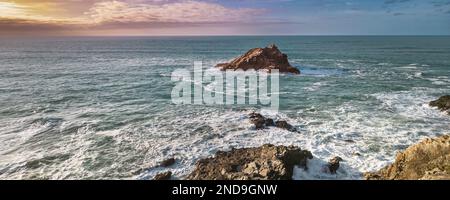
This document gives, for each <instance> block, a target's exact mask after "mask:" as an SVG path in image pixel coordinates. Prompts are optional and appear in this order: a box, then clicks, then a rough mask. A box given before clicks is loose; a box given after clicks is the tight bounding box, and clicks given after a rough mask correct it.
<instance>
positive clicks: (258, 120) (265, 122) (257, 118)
mask: <svg viewBox="0 0 450 200" xmlns="http://www.w3.org/2000/svg"><path fill="white" fill-rule="evenodd" d="M249 118H250V122H251V123H252V124H253V125H255V128H256V129H264V128H265V127H268V126H276V127H278V128H282V129H286V130H289V131H296V129H295V127H294V126H292V125H290V124H289V123H287V122H286V121H282V120H280V121H276V122H275V121H274V120H273V119H271V118H266V117H264V116H262V115H261V114H259V113H255V112H252V113H250V114H249Z"/></svg>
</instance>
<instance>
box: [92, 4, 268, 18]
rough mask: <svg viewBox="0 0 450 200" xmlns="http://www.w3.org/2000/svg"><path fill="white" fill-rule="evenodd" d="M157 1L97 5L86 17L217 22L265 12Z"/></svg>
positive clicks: (252, 16)
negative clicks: (156, 2)
mask: <svg viewBox="0 0 450 200" xmlns="http://www.w3.org/2000/svg"><path fill="white" fill-rule="evenodd" d="M157 1H158V2H159V3H160V4H143V3H128V2H123V1H107V2H99V3H95V4H94V5H93V7H92V8H91V9H90V10H89V11H88V12H86V13H85V14H86V15H88V16H89V17H90V18H91V19H93V20H94V22H96V23H105V22H106V23H110V22H119V23H128V22H129V23H136V22H137V23H142V22H148V23H220V22H250V21H251V20H252V19H253V18H254V17H255V16H258V15H261V14H263V13H264V10H262V9H250V8H240V9H233V8H227V7H224V6H222V5H219V4H214V3H206V2H199V1H181V2H172V3H169V2H168V1H164V0H157ZM161 2H162V4H161Z"/></svg>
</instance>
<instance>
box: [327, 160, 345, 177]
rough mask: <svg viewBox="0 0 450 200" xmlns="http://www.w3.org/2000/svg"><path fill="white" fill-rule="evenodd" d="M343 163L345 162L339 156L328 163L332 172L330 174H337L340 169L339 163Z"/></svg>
mask: <svg viewBox="0 0 450 200" xmlns="http://www.w3.org/2000/svg"><path fill="white" fill-rule="evenodd" d="M341 161H344V160H343V159H342V158H341V157H339V156H336V157H334V158H332V159H330V161H328V164H327V166H328V170H330V173H332V174H336V171H337V170H338V169H339V165H340V164H339V163H340V162H341Z"/></svg>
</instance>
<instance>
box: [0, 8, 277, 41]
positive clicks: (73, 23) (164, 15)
mask: <svg viewBox="0 0 450 200" xmlns="http://www.w3.org/2000/svg"><path fill="white" fill-rule="evenodd" d="M47 1H50V0H47ZM74 1H75V0H72V3H73V2H74ZM12 5H13V4H11V5H9V4H8V6H9V7H11V8H14V9H10V11H9V13H8V15H1V14H0V33H15V32H20V31H22V32H23V31H30V30H33V31H37V32H51V33H55V31H58V32H61V31H64V32H70V31H80V30H84V31H85V30H86V29H91V30H98V29H99V30H104V29H118V28H119V29H127V28H132V29H158V28H167V27H170V28H176V27H197V26H202V25H203V26H207V25H211V24H223V25H230V24H248V23H252V22H253V21H254V19H255V18H256V17H261V16H263V15H264V14H265V13H266V10H264V9H252V8H230V7H225V6H223V5H220V4H218V3H212V2H200V1H183V0H178V1H177V0H175V1H174V0H134V1H131V0H122V1H117V0H113V1H101V2H97V1H93V2H92V4H91V6H90V8H88V9H87V10H86V11H85V12H82V13H81V15H78V16H77V17H70V18H58V20H53V18H50V17H45V16H40V15H36V14H35V15H28V14H24V13H20V15H18V13H19V11H20V12H22V11H24V9H22V7H17V6H16V7H13V6H12ZM14 16H20V17H14ZM261 19H263V20H261V23H263V22H274V21H271V19H268V18H261ZM264 20H266V21H264Z"/></svg>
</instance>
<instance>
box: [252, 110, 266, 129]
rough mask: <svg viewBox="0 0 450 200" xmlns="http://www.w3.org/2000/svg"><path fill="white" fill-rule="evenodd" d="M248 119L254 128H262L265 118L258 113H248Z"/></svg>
mask: <svg viewBox="0 0 450 200" xmlns="http://www.w3.org/2000/svg"><path fill="white" fill-rule="evenodd" d="M249 117H250V121H251V122H252V124H254V125H255V128H256V129H263V128H265V125H266V118H265V117H264V116H262V115H261V114H259V113H254V112H253V113H250V115H249Z"/></svg>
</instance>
